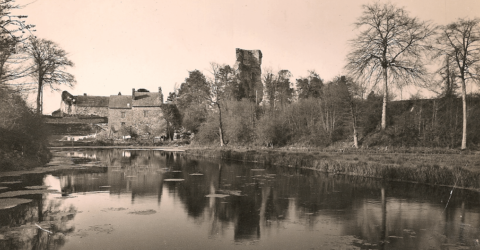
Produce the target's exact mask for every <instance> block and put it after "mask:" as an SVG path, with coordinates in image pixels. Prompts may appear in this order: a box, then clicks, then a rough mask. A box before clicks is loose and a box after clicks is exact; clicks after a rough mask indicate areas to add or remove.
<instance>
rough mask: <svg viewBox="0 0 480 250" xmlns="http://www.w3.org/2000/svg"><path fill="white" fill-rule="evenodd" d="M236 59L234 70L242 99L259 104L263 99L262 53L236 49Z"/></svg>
mask: <svg viewBox="0 0 480 250" xmlns="http://www.w3.org/2000/svg"><path fill="white" fill-rule="evenodd" d="M236 57H237V59H236V62H235V65H234V69H235V71H236V72H237V76H238V78H239V79H240V85H241V88H240V89H241V90H243V93H242V94H241V95H242V97H244V98H249V99H250V100H252V101H255V102H256V103H260V102H261V101H262V97H263V84H262V57H263V56H262V51H260V50H243V49H238V48H237V49H236Z"/></svg>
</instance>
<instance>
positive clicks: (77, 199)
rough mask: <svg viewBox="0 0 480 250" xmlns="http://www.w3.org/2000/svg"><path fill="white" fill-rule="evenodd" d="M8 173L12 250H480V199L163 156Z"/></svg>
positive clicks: (73, 156) (92, 157)
mask: <svg viewBox="0 0 480 250" xmlns="http://www.w3.org/2000/svg"><path fill="white" fill-rule="evenodd" d="M50 165H55V166H57V167H58V168H62V169H61V170H56V171H51V172H47V173H36V174H22V175H19V174H14V175H10V176H3V177H0V249H230V248H238V249H480V246H479V239H480V229H479V226H480V216H479V211H480V202H479V200H480V199H479V198H480V197H479V193H478V192H473V191H467V190H458V189H454V190H453V193H452V195H450V193H451V191H452V188H450V187H431V186H425V185H421V184H412V183H402V182H383V181H380V180H376V179H370V178H361V177H355V176H344V175H326V174H322V173H318V172H315V171H308V170H301V169H293V168H281V167H273V166H270V167H268V166H267V167H265V166H262V165H254V164H250V163H248V164H247V163H239V162H222V161H218V160H208V159H202V160H199V159H195V158H194V157H192V156H188V155H182V154H178V153H171V152H162V151H149V150H148V151H147V150H145V151H143V150H142V151H127V150H86V151H71V152H70V151H60V152H57V153H56V158H55V159H53V161H52V162H51V164H50Z"/></svg>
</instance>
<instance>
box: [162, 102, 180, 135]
mask: <svg viewBox="0 0 480 250" xmlns="http://www.w3.org/2000/svg"><path fill="white" fill-rule="evenodd" d="M162 113H163V118H164V119H165V121H166V128H165V132H166V134H167V137H168V138H170V139H173V134H174V133H175V130H178V129H180V128H181V125H182V116H181V114H180V111H179V110H178V108H177V105H175V104H171V103H170V104H168V103H167V104H162Z"/></svg>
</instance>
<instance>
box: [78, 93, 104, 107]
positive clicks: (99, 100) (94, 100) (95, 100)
mask: <svg viewBox="0 0 480 250" xmlns="http://www.w3.org/2000/svg"><path fill="white" fill-rule="evenodd" d="M74 99H75V104H76V105H77V106H78V107H108V100H109V98H108V96H84V95H78V96H75V97H74Z"/></svg>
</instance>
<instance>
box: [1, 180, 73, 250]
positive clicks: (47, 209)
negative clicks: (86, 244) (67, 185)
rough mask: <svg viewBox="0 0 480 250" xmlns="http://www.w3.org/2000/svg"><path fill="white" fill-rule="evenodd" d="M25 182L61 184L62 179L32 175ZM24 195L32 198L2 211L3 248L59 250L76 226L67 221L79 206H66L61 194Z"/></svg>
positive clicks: (40, 184)
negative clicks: (25, 202)
mask: <svg viewBox="0 0 480 250" xmlns="http://www.w3.org/2000/svg"><path fill="white" fill-rule="evenodd" d="M22 183H24V185H25V186H34V185H38V186H52V187H53V186H57V187H60V183H59V180H58V179H56V178H55V177H53V176H51V175H47V176H46V177H44V178H43V175H39V174H37V175H29V176H28V178H26V179H25V180H24V182H22ZM57 190H58V189H57ZM25 197H26V198H28V199H32V200H33V201H32V202H30V203H27V204H22V205H19V206H17V207H14V208H10V209H5V210H0V235H1V236H2V238H0V249H59V248H60V247H61V246H63V245H64V244H65V237H66V235H68V234H69V233H71V232H73V231H74V229H75V228H74V226H73V225H69V223H68V222H69V221H71V220H73V219H74V217H75V215H76V214H77V210H76V208H75V207H74V206H73V205H70V206H69V207H64V206H63V202H64V200H63V199H60V198H61V196H60V194H48V193H46V194H33V195H27V196H25Z"/></svg>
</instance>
